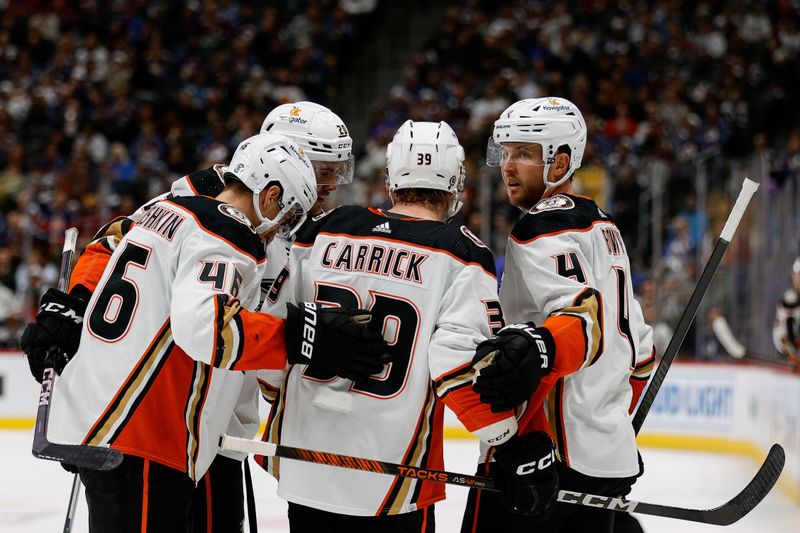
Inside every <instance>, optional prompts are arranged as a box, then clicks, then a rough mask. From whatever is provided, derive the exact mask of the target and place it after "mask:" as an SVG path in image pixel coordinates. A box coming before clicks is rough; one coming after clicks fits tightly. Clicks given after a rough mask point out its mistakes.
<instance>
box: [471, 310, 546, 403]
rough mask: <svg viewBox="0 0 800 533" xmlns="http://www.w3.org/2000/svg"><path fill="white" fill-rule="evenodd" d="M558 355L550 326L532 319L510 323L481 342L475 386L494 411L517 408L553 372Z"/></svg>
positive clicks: (474, 360)
mask: <svg viewBox="0 0 800 533" xmlns="http://www.w3.org/2000/svg"><path fill="white" fill-rule="evenodd" d="M554 358H555V341H554V340H553V336H552V335H551V334H550V332H549V331H548V330H547V329H546V328H537V327H535V326H534V325H533V323H530V322H529V323H526V324H511V325H508V326H506V327H504V328H503V329H501V330H500V331H499V332H498V334H497V337H495V338H494V339H488V340H485V341H483V342H482V343H480V344H479V345H478V348H477V350H476V353H475V357H474V358H473V359H472V364H473V366H474V367H475V368H476V369H477V370H478V376H477V377H476V378H475V383H474V384H473V385H472V387H473V389H474V390H475V392H477V393H478V394H479V395H480V398H481V401H482V402H484V403H487V404H489V405H491V406H492V412H495V413H500V412H502V411H508V410H509V409H514V408H515V407H517V406H518V405H520V404H521V403H523V402H525V401H527V400H528V399H529V398H530V397H531V395H532V394H533V392H534V391H535V390H536V387H537V386H538V385H539V381H540V380H541V379H542V378H543V377H544V376H546V375H547V374H549V373H550V371H551V370H552V369H553V361H554Z"/></svg>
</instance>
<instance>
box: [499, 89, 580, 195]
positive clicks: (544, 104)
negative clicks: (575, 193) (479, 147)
mask: <svg viewBox="0 0 800 533" xmlns="http://www.w3.org/2000/svg"><path fill="white" fill-rule="evenodd" d="M507 142H519V143H531V144H538V145H540V146H541V147H542V159H543V160H544V165H543V166H544V173H543V179H544V185H545V190H546V191H547V190H550V189H553V188H555V187H558V186H559V185H561V184H563V183H565V182H566V181H567V180H568V179H570V178H571V177H572V175H573V174H574V173H575V171H576V170H578V168H580V166H581V160H582V159H583V151H584V149H585V148H586V121H584V120H583V115H582V114H581V112H580V110H579V109H578V107H577V106H576V105H575V104H573V103H572V102H570V101H569V100H567V99H566V98H555V97H545V98H526V99H525V100H520V101H518V102H516V103H514V104H511V105H510V106H509V107H508V108H507V109H506V110H505V111H503V112H502V113H501V114H500V118H498V119H497V120H496V121H495V123H494V131H493V132H492V137H491V138H490V139H489V145H488V147H487V150H486V164H487V165H489V166H490V167H500V166H502V165H503V163H504V162H505V158H506V157H507V156H508V154H507V151H506V150H505V149H504V148H503V146H502V145H503V143H507ZM562 146H566V147H568V148H569V150H570V153H569V155H570V163H569V169H567V173H566V174H565V175H564V177H563V178H561V179H560V180H558V181H557V182H550V181H548V179H547V173H548V171H549V170H550V165H551V164H552V163H553V162H554V161H555V156H556V153H557V152H558V149H559V148H561V147H562Z"/></svg>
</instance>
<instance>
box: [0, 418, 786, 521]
mask: <svg viewBox="0 0 800 533" xmlns="http://www.w3.org/2000/svg"><path fill="white" fill-rule="evenodd" d="M30 447H31V432H30V431H22V430H4V431H0V476H2V480H3V481H2V483H1V484H0V532H2V533H43V532H57V531H61V530H62V528H63V524H64V516H65V513H66V507H67V501H68V499H69V490H70V487H71V485H72V475H71V474H69V473H67V472H65V471H64V470H62V469H61V467H60V466H59V465H58V464H56V463H52V462H49V461H40V460H37V459H34V458H33V456H32V455H31V452H30ZM477 453H478V452H477V442H476V441H463V440H450V441H447V442H446V443H445V463H446V468H447V469H448V470H452V471H458V472H463V473H469V474H471V473H473V472H474V467H475V464H474V463H475V460H476V458H477ZM642 455H643V457H644V460H645V465H646V472H645V475H644V476H643V477H642V479H641V480H640V481H639V482H638V483H637V485H636V486H635V487H634V490H633V493H632V494H631V498H633V499H637V500H641V501H647V502H652V503H662V504H667V505H681V506H687V507H697V508H710V507H716V506H717V505H720V504H722V503H724V502H725V501H727V500H728V499H729V498H731V497H732V496H734V495H735V494H736V493H737V492H738V491H739V490H741V489H742V488H744V486H745V485H746V484H747V483H748V482H749V481H750V478H751V477H752V476H753V474H755V471H756V469H757V468H758V465H756V464H754V463H753V462H752V461H750V460H749V459H746V458H740V457H738V456H733V455H719V454H710V453H698V452H677V451H665V450H656V449H650V448H646V449H644V450H642ZM253 466H254V468H253V469H252V471H253V477H254V483H255V491H256V500H257V503H258V526H259V531H261V532H279V531H288V529H289V528H288V522H287V520H286V504H285V502H283V501H282V500H280V499H278V497H277V496H276V495H275V487H276V483H275V481H274V480H273V479H272V478H271V477H270V476H269V475H267V474H266V473H265V472H262V471H261V470H260V469H259V468H258V467H257V466H256V465H255V464H254V465H253ZM447 493H448V498H447V500H445V501H444V502H440V503H438V504H436V523H437V530H438V531H440V532H444V533H450V532H453V531H458V529H459V525H460V523H461V513H462V511H463V508H464V502H465V500H466V494H467V490H466V489H462V488H461V487H452V486H450V487H448V489H447ZM86 516H87V515H86V503H85V500H83V497H81V500H80V504H79V506H78V511H77V516H76V523H75V527H74V529H73V531H75V532H76V533H82V532H86V531H88V526H87V523H86ZM641 522H642V524H643V526H644V530H645V531H646V532H648V533H667V532H669V533H672V532H680V533H694V532H699V531H719V532H722V531H724V532H726V533H728V532H731V533H733V532H736V533H745V532H749V533H767V532H770V533H771V532H795V531H800V507H797V506H795V505H793V504H792V502H790V501H789V499H788V498H787V497H786V496H785V495H784V494H783V493H782V492H780V491H779V490H778V489H775V490H774V491H773V492H772V493H771V494H770V495H769V496H768V497H767V499H766V500H764V502H762V503H761V505H760V506H758V507H757V508H756V509H755V510H754V511H753V512H752V513H751V514H750V515H748V516H746V517H745V518H743V519H742V520H741V521H739V522H737V523H736V524H734V525H732V526H728V527H725V528H720V527H717V526H708V525H703V524H694V523H691V522H681V521H676V520H669V519H661V518H655V517H642V518H641Z"/></svg>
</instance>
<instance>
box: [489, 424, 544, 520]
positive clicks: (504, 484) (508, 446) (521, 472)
mask: <svg viewBox="0 0 800 533" xmlns="http://www.w3.org/2000/svg"><path fill="white" fill-rule="evenodd" d="M494 461H495V463H496V466H497V468H493V469H492V474H493V476H494V478H495V481H496V483H497V485H498V487H499V488H500V489H501V490H502V491H503V492H502V499H503V504H504V505H505V507H506V508H507V509H508V510H509V511H511V512H514V513H521V514H527V515H531V514H539V515H546V514H547V512H548V510H549V509H550V506H551V505H552V504H553V502H554V501H555V499H556V495H557V494H558V474H557V473H556V465H555V453H554V451H553V442H552V441H551V440H550V437H549V436H547V433H545V432H543V431H534V432H533V433H528V434H527V435H523V436H522V437H519V436H515V437H513V438H512V439H510V440H508V441H507V442H505V443H504V444H501V445H500V446H498V447H497V448H495V452H494Z"/></svg>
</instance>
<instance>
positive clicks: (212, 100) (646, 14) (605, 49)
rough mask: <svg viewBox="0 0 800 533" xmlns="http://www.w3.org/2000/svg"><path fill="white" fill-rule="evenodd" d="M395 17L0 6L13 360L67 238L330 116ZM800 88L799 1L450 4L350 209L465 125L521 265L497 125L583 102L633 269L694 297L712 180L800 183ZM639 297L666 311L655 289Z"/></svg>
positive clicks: (379, 131) (372, 132)
mask: <svg viewBox="0 0 800 533" xmlns="http://www.w3.org/2000/svg"><path fill="white" fill-rule="evenodd" d="M380 11H381V3H380V2H378V1H377V0H289V1H287V2H279V3H276V2H269V3H267V5H266V6H265V5H264V4H263V3H261V2H242V1H232V0H220V1H210V0H190V1H188V2H187V1H173V0H124V1H123V0H112V1H108V2H98V1H96V0H74V1H69V0H51V1H43V0H42V1H37V0H26V1H14V0H0V345H6V346H13V345H14V344H15V342H16V332H17V331H18V328H19V325H20V324H21V323H22V322H24V321H25V320H27V317H28V316H30V312H31V310H32V309H33V307H34V306H35V302H37V301H38V298H39V293H40V292H41V290H42V288H43V287H47V286H51V285H53V284H54V282H55V278H56V276H57V267H56V265H55V264H54V258H56V257H57V255H58V252H59V249H60V243H61V239H62V238H63V230H64V228H65V227H67V226H70V225H75V226H77V227H78V228H79V230H80V231H81V235H82V236H83V238H84V239H86V238H87V237H88V236H90V235H91V234H92V233H93V232H94V231H95V230H96V229H97V228H98V227H99V226H100V224H101V223H102V222H103V221H104V220H105V219H106V218H107V217H109V216H112V215H114V214H117V213H128V212H131V211H132V210H133V209H134V208H135V207H136V206H137V205H138V204H139V203H141V202H142V201H143V200H145V199H146V198H148V197H150V196H152V195H154V194H156V193H159V192H162V191H163V190H164V189H165V188H166V184H167V183H168V182H169V181H171V180H172V179H173V178H174V177H175V176H178V175H182V174H184V173H186V172H188V171H191V170H194V169H196V168H202V167H204V166H209V165H210V164H211V163H213V162H219V161H225V160H227V159H228V158H229V157H230V155H231V154H232V152H233V149H234V148H235V146H236V145H237V144H238V142H239V141H241V140H242V139H244V138H246V137H247V136H249V135H251V134H253V133H255V132H256V131H257V130H258V127H259V125H260V122H261V120H262V119H263V117H264V115H265V114H266V112H267V110H269V109H270V108H272V107H273V106H275V105H277V104H279V103H283V102H288V101H296V100H303V99H310V100H313V101H317V102H320V103H323V104H330V102H331V100H332V98H334V97H335V96H337V95H336V88H337V87H338V86H339V81H340V80H341V79H342V77H343V76H345V75H347V74H348V70H347V68H348V64H349V62H350V60H352V59H353V58H354V57H356V56H357V54H358V51H359V47H362V46H369V43H370V42H371V39H372V38H373V33H374V31H375V28H376V27H377V24H376V21H377V20H378V19H379V16H378V15H379V14H380ZM799 87H800V7H799V6H798V4H797V2H794V1H791V0H778V1H774V2H750V1H738V2H718V1H701V2H678V1H675V0H662V1H648V2H645V1H630V2H604V1H600V0H594V1H593V0H576V1H565V2H545V1H532V0H451V1H450V2H449V5H448V7H447V10H446V14H445V17H444V19H443V20H442V22H441V25H440V27H439V29H438V31H437V32H435V33H434V35H433V36H432V37H431V39H430V42H429V44H428V45H427V46H426V48H425V49H424V50H422V51H420V52H419V53H417V54H416V55H415V56H414V57H413V58H412V61H411V62H410V63H409V65H408V66H407V68H406V70H405V72H404V75H403V77H402V79H400V80H398V82H397V84H396V85H395V86H394V87H393V88H392V89H391V91H390V93H389V94H388V95H384V96H382V97H380V98H378V99H377V100H376V103H374V104H373V106H372V108H371V115H370V128H369V135H368V139H356V142H357V144H361V143H364V142H366V145H365V148H364V150H363V153H361V154H358V159H357V180H356V183H354V184H353V185H352V187H355V188H356V189H357V190H359V194H358V195H357V196H356V197H357V198H359V199H360V200H361V201H363V202H368V203H378V204H380V203H382V202H386V196H385V194H384V192H383V172H384V169H383V167H384V164H385V159H384V151H385V146H386V143H387V142H388V141H389V140H390V138H391V135H392V134H393V133H394V131H395V130H396V129H397V127H399V125H400V124H401V123H402V122H403V121H404V120H406V119H407V118H412V119H414V120H446V121H447V122H449V123H450V124H451V125H452V126H453V128H454V129H455V130H456V132H457V133H458V135H459V138H460V140H461V142H462V144H463V145H464V146H465V148H466V150H467V154H468V166H467V175H468V190H467V192H466V195H465V208H464V209H463V210H462V212H461V213H460V215H459V217H460V221H461V222H463V223H466V224H468V225H469V226H470V227H471V229H473V230H474V231H475V232H476V233H478V234H482V235H486V234H489V235H490V239H489V241H490V244H491V247H492V248H493V249H494V250H495V251H496V252H497V253H498V255H499V256H502V253H503V246H504V242H505V235H506V234H507V232H508V230H509V229H510V226H511V224H513V221H514V219H515V217H516V216H517V213H516V212H515V211H514V210H513V209H511V208H509V207H508V205H507V204H506V202H505V201H504V199H505V193H504V191H503V190H502V187H501V185H500V180H499V175H498V173H497V172H496V169H489V168H488V167H486V166H485V164H484V163H483V158H484V155H485V154H484V152H485V146H486V140H487V139H488V137H489V135H490V130H491V125H492V122H493V121H494V119H495V118H496V117H497V116H498V115H499V113H500V112H501V111H502V110H503V109H504V108H505V107H507V106H508V105H509V104H511V103H512V102H514V101H515V100H518V99H521V98H529V97H536V96H544V95H559V96H564V97H566V98H569V99H570V100H572V101H573V102H575V103H576V104H577V105H578V106H579V107H580V108H581V110H582V111H583V113H584V116H585V117H586V120H587V123H588V127H589V143H588V146H587V152H586V155H585V156H584V163H583V168H582V169H581V170H580V171H579V173H578V179H577V185H578V187H579V188H580V190H582V191H583V192H585V193H587V194H591V195H593V196H595V197H596V198H597V200H598V203H599V204H600V205H604V206H605V207H606V208H607V209H608V211H610V212H611V213H612V214H613V215H614V216H615V217H616V219H617V221H618V223H619V225H620V228H621V230H622V232H623V234H624V237H625V239H626V242H627V243H628V247H629V249H630V250H631V255H632V256H633V257H634V260H635V261H636V263H637V264H636V265H634V269H635V270H637V271H639V272H641V273H643V274H644V273H648V272H651V271H652V270H654V269H656V268H667V269H669V271H670V272H675V273H677V279H678V281H676V282H675V283H677V284H678V286H677V288H678V289H680V287H681V285H680V284H681V283H682V284H683V285H687V283H686V280H689V279H692V278H693V277H694V272H692V271H691V267H692V266H693V264H694V263H693V257H694V256H695V255H696V253H697V249H698V247H699V246H702V239H703V237H704V235H706V234H707V233H708V231H709V229H710V228H713V227H714V224H715V220H714V217H715V213H714V212H713V211H710V212H709V213H708V215H698V213H700V212H701V211H698V210H697V209H695V205H694V204H695V202H696V201H697V199H696V197H694V195H693V194H692V190H693V186H692V183H691V180H692V179H693V177H694V175H695V173H696V162H697V161H698V159H699V158H702V157H704V154H707V153H709V152H714V153H720V154H723V155H724V156H726V157H746V156H749V155H751V154H754V153H769V161H770V167H771V172H770V176H771V184H770V187H771V188H772V189H773V190H775V191H779V190H780V188H781V187H782V186H783V184H784V183H785V182H786V181H787V180H797V179H798V174H799V173H800V130H798V129H794V130H793V129H792V128H797V124H798V115H799V114H800V113H799V112H798V107H797V106H798V104H799V103H800V94H798V91H799V90H800V89H798V88H799ZM344 96H346V95H344ZM334 111H335V109H334ZM345 119H347V117H345ZM787 139H788V142H787V141H786V140H787ZM482 179H483V180H490V181H491V183H492V184H493V189H492V190H493V192H492V197H493V202H494V205H492V209H491V216H489V217H487V216H482V215H485V213H481V210H480V207H479V202H478V197H479V195H478V191H477V190H478V184H479V183H480V182H481V180H482ZM710 179H711V180H712V185H713V180H715V179H721V178H719V177H718V176H716V175H715V174H714V173H713V172H712V173H711V176H710ZM712 188H713V187H712ZM655 190H657V191H663V192H664V198H665V212H664V214H663V217H664V228H665V231H664V241H663V243H662V244H661V245H660V248H661V249H659V250H656V251H655V253H653V250H652V249H651V248H650V247H651V246H652V239H650V233H649V232H650V229H649V228H647V227H645V226H644V225H643V224H642V221H643V220H647V219H648V217H649V216H650V215H651V213H650V210H651V209H652V201H651V200H652V198H653V191H655ZM645 211H647V212H646V213H645ZM720 213H722V214H724V213H725V211H724V209H721V210H720ZM487 220H488V224H489V225H490V227H488V228H487V227H485V226H486V224H487ZM653 256H657V257H660V258H661V260H659V263H658V264H652V263H653V261H652V259H651V258H652V257H653ZM638 289H639V292H640V295H642V296H643V301H644V302H645V310H646V311H647V308H648V305H649V306H650V307H654V306H655V298H656V297H655V296H652V297H650V296H648V294H651V293H653V294H655V291H652V290H651V284H649V282H648V281H647V277H644V276H643V277H642V278H641V279H640V280H639V283H638ZM676 294H679V292H678V291H676ZM648 298H649V301H648ZM676 307H677V306H676ZM651 313H652V309H651Z"/></svg>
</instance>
